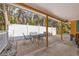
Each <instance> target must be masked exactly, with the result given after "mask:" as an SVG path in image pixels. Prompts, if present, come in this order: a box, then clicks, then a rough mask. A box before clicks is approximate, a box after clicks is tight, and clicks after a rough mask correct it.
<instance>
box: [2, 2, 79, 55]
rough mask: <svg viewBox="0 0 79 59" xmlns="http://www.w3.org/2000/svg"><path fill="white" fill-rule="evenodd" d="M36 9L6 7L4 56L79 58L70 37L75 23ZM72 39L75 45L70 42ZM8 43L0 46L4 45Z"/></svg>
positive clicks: (4, 9) (78, 53)
mask: <svg viewBox="0 0 79 59" xmlns="http://www.w3.org/2000/svg"><path fill="white" fill-rule="evenodd" d="M36 5H39V4H30V3H29V4H25V3H16V4H2V6H3V10H1V9H0V11H1V12H2V13H3V15H4V17H3V18H4V21H3V22H4V32H5V34H6V35H5V36H4V35H3V37H5V38H3V37H1V39H0V40H2V41H3V40H4V39H5V40H6V43H7V44H5V47H2V49H0V50H1V52H0V55H2V56H3V55H14V56H27V55H28V56H76V55H79V49H78V48H77V44H76V42H75V40H74V38H72V37H71V36H70V34H73V31H74V30H73V28H75V27H73V26H72V25H73V24H72V23H73V22H72V21H69V20H68V19H65V18H61V17H59V16H57V15H55V14H54V13H51V12H49V10H45V9H44V8H41V7H40V6H41V5H40V6H39V7H38V6H36ZM49 5H50V4H49ZM43 7H44V5H43ZM1 16H2V15H1ZM3 18H1V19H3ZM71 24H72V25H71ZM14 25H15V26H14ZM65 25H66V26H65ZM67 26H68V27H67ZM65 28H66V29H65ZM75 35H76V34H75ZM2 38H3V39H2ZM71 39H73V41H70V40H71ZM5 40H4V41H3V42H2V41H1V43H0V44H2V43H3V44H4V42H5ZM1 46H2V45H1Z"/></svg>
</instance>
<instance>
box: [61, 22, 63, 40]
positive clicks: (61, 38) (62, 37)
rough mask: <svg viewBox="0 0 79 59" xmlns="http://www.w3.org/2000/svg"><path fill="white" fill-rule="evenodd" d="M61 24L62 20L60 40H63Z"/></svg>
mask: <svg viewBox="0 0 79 59" xmlns="http://www.w3.org/2000/svg"><path fill="white" fill-rule="evenodd" d="M62 25H63V24H62V21H61V40H63V33H62V32H63V31H62V29H63V27H62Z"/></svg>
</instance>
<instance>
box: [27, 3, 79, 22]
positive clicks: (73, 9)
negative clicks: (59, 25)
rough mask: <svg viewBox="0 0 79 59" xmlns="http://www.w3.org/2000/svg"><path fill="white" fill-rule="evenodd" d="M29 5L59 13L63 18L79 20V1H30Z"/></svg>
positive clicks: (55, 13) (44, 10)
mask: <svg viewBox="0 0 79 59" xmlns="http://www.w3.org/2000/svg"><path fill="white" fill-rule="evenodd" d="M27 5H30V6H32V7H35V8H37V9H40V10H42V11H43V12H48V13H49V14H51V15H52V14H54V15H57V16H59V17H60V18H62V19H63V20H79V3H28V4H27Z"/></svg>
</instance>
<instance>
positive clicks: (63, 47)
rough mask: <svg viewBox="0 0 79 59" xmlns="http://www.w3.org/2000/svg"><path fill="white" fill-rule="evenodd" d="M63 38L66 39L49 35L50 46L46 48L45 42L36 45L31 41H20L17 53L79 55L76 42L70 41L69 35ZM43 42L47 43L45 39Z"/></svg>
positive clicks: (29, 54)
mask: <svg viewBox="0 0 79 59" xmlns="http://www.w3.org/2000/svg"><path fill="white" fill-rule="evenodd" d="M63 39H64V40H61V39H60V35H56V36H49V47H48V48H46V47H45V45H44V44H43V46H39V47H36V46H34V45H33V44H31V42H30V41H28V43H26V42H25V41H18V42H17V54H16V55H19V56H27V55H28V56H77V55H79V49H78V48H77V47H76V45H75V43H73V42H71V41H69V35H63ZM24 42H25V43H24ZM29 42H30V43H29ZM43 43H45V40H44V42H43ZM41 44H42V43H41ZM41 44H40V45H41ZM27 45H29V46H27Z"/></svg>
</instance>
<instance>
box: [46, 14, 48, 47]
mask: <svg viewBox="0 0 79 59" xmlns="http://www.w3.org/2000/svg"><path fill="white" fill-rule="evenodd" d="M45 24H46V47H48V15H46V19H45Z"/></svg>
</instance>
